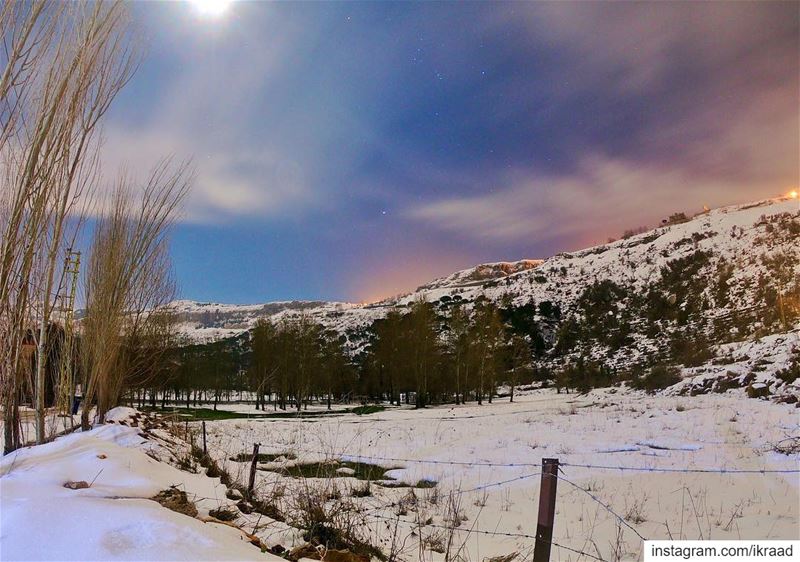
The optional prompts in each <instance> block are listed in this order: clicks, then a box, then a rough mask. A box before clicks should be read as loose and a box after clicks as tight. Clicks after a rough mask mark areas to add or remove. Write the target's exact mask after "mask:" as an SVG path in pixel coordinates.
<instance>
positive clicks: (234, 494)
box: [225, 488, 243, 500]
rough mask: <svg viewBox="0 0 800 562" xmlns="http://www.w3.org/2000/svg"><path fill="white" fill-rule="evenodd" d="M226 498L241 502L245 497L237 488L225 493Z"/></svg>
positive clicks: (229, 489)
mask: <svg viewBox="0 0 800 562" xmlns="http://www.w3.org/2000/svg"><path fill="white" fill-rule="evenodd" d="M225 497H226V498H228V499H229V500H240V499H242V497H243V496H242V493H241V492H240V491H239V490H237V489H236V488H228V491H227V492H225Z"/></svg>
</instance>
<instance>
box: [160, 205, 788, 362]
mask: <svg viewBox="0 0 800 562" xmlns="http://www.w3.org/2000/svg"><path fill="white" fill-rule="evenodd" d="M778 254H780V255H781V256H786V257H788V258H790V259H789V262H788V263H789V268H790V269H789V270H788V277H789V279H788V280H783V281H784V282H790V281H791V280H792V277H794V278H797V277H798V276H799V275H800V271H799V270H798V265H797V263H798V257H800V220H798V215H797V202H796V201H794V200H787V199H773V200H766V201H761V202H758V203H753V204H749V205H741V206H731V207H724V208H720V209H715V210H712V211H709V212H705V213H701V214H699V215H697V216H695V217H693V218H691V219H689V220H686V221H685V222H677V223H676V224H667V225H665V226H662V227H659V228H656V229H653V230H650V231H648V232H645V233H643V234H639V235H636V236H632V237H629V238H626V239H622V240H618V241H616V242H612V243H609V244H603V245H599V246H595V247H593V248H588V249H585V250H581V251H577V252H572V253H562V254H558V255H556V256H553V257H551V258H548V259H546V260H523V261H520V262H515V263H497V264H486V265H479V266H477V267H474V268H470V269H467V270H464V271H459V272H456V273H454V274H452V275H449V276H447V277H443V278H441V279H437V280H435V281H432V282H430V283H428V284H426V285H423V286H422V287H420V288H418V289H417V290H415V291H414V292H411V293H408V294H406V295H402V296H400V297H395V298H391V299H387V300H384V301H380V302H376V303H371V304H353V303H340V302H305V301H292V302H276V303H267V304H263V305H224V304H214V303H197V302H192V301H179V302H177V303H175V304H176V310H177V312H178V313H179V315H180V319H181V331H182V333H183V334H184V335H185V336H186V337H187V338H188V339H189V340H191V341H197V342H207V341H213V340H216V339H221V338H224V337H229V336H233V335H236V334H240V333H242V332H244V331H246V330H247V329H249V328H250V327H252V326H253V325H254V324H255V322H256V320H257V319H258V318H271V319H273V320H279V319H280V318H282V317H286V316H295V315H298V314H301V313H303V314H307V315H309V316H311V317H312V318H313V319H315V320H317V321H319V322H320V323H322V324H324V325H325V326H327V327H331V328H334V329H336V330H338V331H340V332H342V333H345V334H348V337H349V338H350V339H351V341H352V344H353V345H354V346H357V345H358V342H357V341H355V340H356V339H357V338H358V332H359V331H360V330H362V329H363V328H364V327H366V326H369V325H370V324H371V323H372V322H373V321H374V320H376V319H378V318H381V317H382V316H384V315H385V314H386V312H387V311H388V310H389V309H390V308H391V307H392V306H395V305H398V306H401V307H402V306H406V305H408V304H409V303H412V302H413V301H414V300H416V299H420V298H424V299H427V300H428V301H431V302H435V301H439V302H446V301H448V300H450V299H457V300H462V301H464V302H466V303H469V302H471V301H474V300H475V299H476V298H478V297H479V296H481V295H484V296H485V297H486V298H488V299H491V300H493V301H496V302H501V301H503V300H505V302H507V303H511V304H512V305H517V306H519V305H523V304H525V303H530V302H533V303H536V304H537V305H540V304H541V303H545V302H546V303H550V304H551V305H554V306H555V307H556V309H557V312H558V315H559V316H560V318H566V317H567V316H568V315H569V314H570V313H573V312H579V310H578V309H580V306H578V305H579V302H578V301H579V299H580V297H581V296H582V295H583V293H584V292H585V290H586V288H587V287H588V286H590V285H592V284H595V283H598V282H602V281H611V282H613V283H614V284H615V285H618V286H619V287H622V288H624V290H626V291H628V292H644V291H647V290H648V288H649V287H651V285H653V284H655V283H657V282H658V281H659V278H660V276H661V275H662V269H663V268H664V267H665V266H667V265H668V264H669V263H670V262H673V263H674V262H675V261H676V260H679V259H684V260H686V261H685V263H681V262H679V263H678V265H679V266H680V269H682V270H683V271H684V272H686V273H689V272H690V271H691V274H692V275H693V276H694V277H695V278H696V279H698V278H702V279H703V280H704V282H703V283H701V284H700V285H702V287H700V289H701V291H702V294H701V295H697V294H693V295H677V294H675V293H674V292H671V293H668V292H667V291H668V290H669V289H670V287H661V289H664V291H662V292H664V293H665V294H664V298H665V299H666V302H667V303H668V304H669V305H670V306H673V307H675V308H676V309H677V310H680V309H686V307H687V306H690V305H691V303H689V302H686V301H687V300H691V299H695V298H700V299H701V300H702V303H701V306H702V307H703V312H704V313H703V316H704V317H705V318H706V319H707V320H708V321H709V322H710V321H712V320H713V319H715V318H716V319H725V318H727V317H729V316H730V315H731V314H735V313H744V312H746V311H748V310H753V309H754V307H755V308H758V307H760V306H762V305H763V303H762V302H761V301H763V298H761V297H762V296H763V295H762V296H760V295H759V294H758V290H759V288H763V284H764V283H765V282H767V281H769V280H770V279H772V280H774V281H777V280H778V277H780V276H786V275H787V271H786V270H784V271H783V272H782V273H779V272H776V271H775V268H776V267H777V265H776V264H774V263H772V261H770V258H771V257H774V256H776V255H778ZM698 256H700V257H702V260H700V261H701V262H702V263H699V264H693V263H691V260H692V258H693V257H698ZM778 265H780V264H778ZM693 268H694V269H693ZM675 273H676V274H677V275H678V276H680V273H681V271H680V270H676V271H675ZM679 281H680V280H679ZM678 285H680V283H678ZM678 288H679V287H678ZM683 296H685V297H686V300H680V301H679V300H678V297H683ZM545 312H546V311H545ZM612 314H615V315H618V316H620V315H622V311H620V310H617V311H612ZM536 316H537V320H548V318H546V316H547V315H546V314H545V315H544V316H545V318H542V310H541V307H540V309H539V310H537V312H536ZM633 321H634V323H636V321H637V319H636V318H634V319H633ZM553 324H557V322H555V323H553ZM731 329H732V330H733V331H734V335H735V332H736V330H739V328H737V327H735V326H733V327H732V328H731ZM640 339H641V338H640ZM643 343H644V346H643V347H641V348H642V349H643V350H646V349H647V342H643Z"/></svg>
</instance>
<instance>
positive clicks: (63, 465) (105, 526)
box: [0, 409, 279, 560]
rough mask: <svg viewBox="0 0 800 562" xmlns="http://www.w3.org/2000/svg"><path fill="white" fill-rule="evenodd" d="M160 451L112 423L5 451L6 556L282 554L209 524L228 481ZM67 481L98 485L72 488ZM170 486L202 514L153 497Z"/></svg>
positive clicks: (1, 537)
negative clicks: (177, 463) (164, 458)
mask: <svg viewBox="0 0 800 562" xmlns="http://www.w3.org/2000/svg"><path fill="white" fill-rule="evenodd" d="M120 413H123V414H125V413H126V412H124V411H122V410H121V409H117V411H116V412H113V411H112V415H111V418H112V419H114V417H115V415H114V414H120ZM159 448H160V446H159V445H158V444H156V443H153V442H151V441H150V440H146V439H143V438H142V437H141V436H140V430H139V429H137V428H133V427H125V426H121V425H112V424H109V425H105V426H102V427H99V428H97V429H94V430H92V431H90V432H87V433H74V434H71V435H68V436H66V437H62V438H60V439H58V440H56V441H55V442H53V443H50V444H47V445H42V446H38V447H31V448H27V449H21V450H18V451H16V452H14V453H11V454H9V455H6V456H5V457H3V459H2V461H0V505H1V506H2V509H1V510H0V559H2V560H256V559H258V560H279V558H277V557H275V556H272V555H269V554H262V553H261V552H260V550H259V549H258V548H256V547H255V546H253V545H251V544H249V542H248V540H247V538H246V537H245V536H244V534H243V533H242V532H241V531H239V530H237V529H234V528H231V527H229V526H226V525H222V524H219V523H213V522H203V521H202V520H201V519H200V518H199V517H203V516H207V515H208V510H209V509H214V508H216V507H218V506H219V505H220V503H221V502H223V501H225V491H226V488H225V486H222V485H221V484H220V482H219V479H212V478H208V477H206V476H205V475H201V474H190V473H188V472H184V471H181V470H178V469H177V468H175V467H173V466H171V465H169V464H167V463H164V462H158V461H156V460H155V459H154V458H151V457H150V456H148V455H147V452H148V451H149V452H150V453H151V454H156V453H157V452H158V449H159ZM70 481H85V482H87V483H91V486H90V487H88V488H83V489H75V490H73V489H69V488H65V487H64V484H65V483H66V482H70ZM172 486H175V487H177V488H178V489H180V490H182V491H185V492H186V493H187V496H188V498H189V499H193V500H195V504H196V505H197V509H198V512H199V513H198V518H193V517H189V516H187V515H184V514H181V513H176V512H174V511H171V510H169V509H167V508H165V507H162V506H161V505H160V504H159V503H157V502H155V501H153V500H151V499H149V498H151V497H153V496H155V495H156V494H158V493H159V492H161V491H163V490H166V489H169V488H170V487H172ZM200 498H205V499H200Z"/></svg>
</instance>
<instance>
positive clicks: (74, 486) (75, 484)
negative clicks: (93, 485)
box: [64, 480, 89, 490]
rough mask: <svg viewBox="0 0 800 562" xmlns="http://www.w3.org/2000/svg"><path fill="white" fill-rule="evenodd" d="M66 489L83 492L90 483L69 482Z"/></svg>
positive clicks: (66, 483)
mask: <svg viewBox="0 0 800 562" xmlns="http://www.w3.org/2000/svg"><path fill="white" fill-rule="evenodd" d="M64 487H65V488H69V489H70V490H82V489H83V488H88V487H89V483H88V482H87V481H86V480H77V481H75V482H73V481H69V482H65V483H64Z"/></svg>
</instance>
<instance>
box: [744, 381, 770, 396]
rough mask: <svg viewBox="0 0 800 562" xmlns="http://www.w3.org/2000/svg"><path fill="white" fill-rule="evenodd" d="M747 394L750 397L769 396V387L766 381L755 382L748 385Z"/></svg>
mask: <svg viewBox="0 0 800 562" xmlns="http://www.w3.org/2000/svg"><path fill="white" fill-rule="evenodd" d="M747 396H749V397H750V398H766V397H767V396H769V387H768V386H767V385H765V384H764V383H754V384H750V385H748V386H747Z"/></svg>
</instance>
